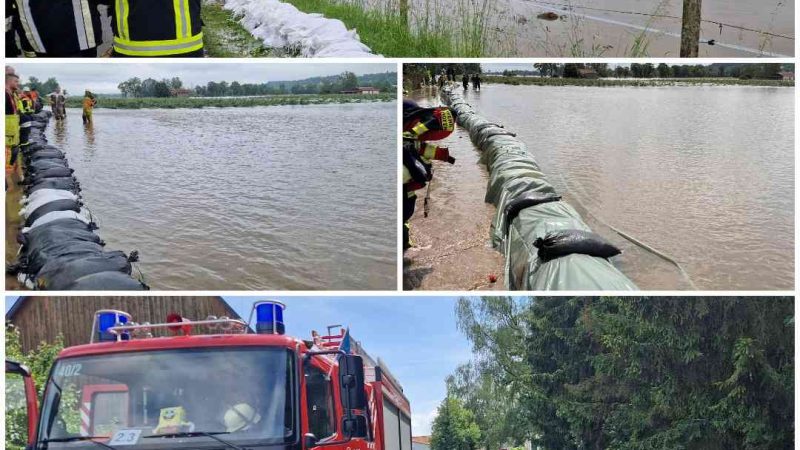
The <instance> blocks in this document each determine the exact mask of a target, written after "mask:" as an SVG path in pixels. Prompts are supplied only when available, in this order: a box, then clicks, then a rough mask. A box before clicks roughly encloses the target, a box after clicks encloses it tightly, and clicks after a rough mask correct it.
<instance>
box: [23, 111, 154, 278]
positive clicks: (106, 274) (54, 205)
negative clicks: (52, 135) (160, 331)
mask: <svg viewBox="0 0 800 450" xmlns="http://www.w3.org/2000/svg"><path fill="white" fill-rule="evenodd" d="M49 119H50V113H49V112H48V111H43V112H40V113H38V114H34V115H30V116H25V118H23V122H24V123H23V127H24V128H23V138H24V137H25V135H26V134H27V135H28V137H27V142H29V145H23V146H22V147H21V151H20V155H19V158H22V167H23V180H22V182H21V184H22V186H21V188H22V189H23V197H22V200H21V201H20V203H21V209H20V217H21V218H22V220H24V228H22V230H21V231H20V233H19V235H18V237H17V240H18V241H19V243H20V245H21V248H20V252H19V254H18V257H17V261H16V262H15V263H14V264H11V265H9V269H8V270H9V271H10V273H12V274H15V275H16V276H17V278H18V280H19V281H20V282H21V283H23V284H24V285H25V286H27V287H29V288H31V289H40V290H58V291H69V290H145V289H147V286H146V285H145V284H144V283H143V282H141V281H139V280H136V279H134V278H133V277H132V276H131V273H132V265H131V263H133V262H135V261H136V259H137V252H136V251H133V252H131V254H130V256H128V255H126V254H125V253H124V252H121V251H107V250H106V249H105V243H104V242H103V241H102V239H100V237H99V236H98V235H97V234H95V233H94V231H95V230H96V229H97V226H96V224H95V223H94V222H93V221H92V220H91V218H90V217H91V214H90V213H89V212H88V211H87V210H85V209H84V208H83V203H82V199H81V195H80V192H81V188H80V183H79V182H78V180H77V179H76V178H75V176H74V175H73V169H71V168H70V167H69V163H68V161H67V158H66V155H65V154H64V152H63V151H61V150H60V149H59V148H57V147H55V146H53V145H48V143H47V138H46V137H45V133H44V131H45V129H46V128H47V124H48V121H49ZM28 133H29V134H28Z"/></svg>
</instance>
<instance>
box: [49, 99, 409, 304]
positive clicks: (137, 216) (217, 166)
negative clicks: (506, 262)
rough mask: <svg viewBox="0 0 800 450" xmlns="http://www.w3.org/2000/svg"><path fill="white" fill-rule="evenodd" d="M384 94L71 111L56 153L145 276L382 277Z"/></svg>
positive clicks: (231, 286)
mask: <svg viewBox="0 0 800 450" xmlns="http://www.w3.org/2000/svg"><path fill="white" fill-rule="evenodd" d="M395 129H396V110H395V105H394V104H393V103H382V104H357V105H325V106H275V107H262V108H248V109H245V108H222V109H203V110H199V109H191V110H190V109H178V110H155V109H150V110H104V109H98V110H96V111H95V124H94V126H93V127H91V128H87V129H85V128H84V127H83V125H82V124H81V118H80V111H79V110H70V111H69V113H68V120H67V124H66V126H63V127H61V126H56V125H54V124H51V126H50V127H49V128H48V135H49V136H48V138H49V139H50V141H51V142H54V143H56V144H57V145H60V146H61V147H62V148H63V149H64V150H65V151H66V152H67V155H68V158H69V161H70V165H71V166H72V167H73V168H74V169H75V175H76V176H77V177H78V179H79V180H80V182H81V185H82V187H83V196H84V199H85V203H86V205H87V206H88V207H89V208H90V209H91V211H92V213H93V214H94V215H95V216H96V220H97V221H98V222H99V224H100V230H99V234H100V235H101V236H102V237H103V239H104V240H106V241H107V242H108V247H109V248H111V249H121V250H125V251H130V250H133V249H137V250H139V252H140V254H141V264H140V265H139V266H140V269H141V271H142V273H144V275H145V281H146V282H147V283H148V284H150V285H151V287H152V288H154V289H184V290H189V289H202V290H205V289H207V290H211V289H226V290H254V289H262V290H267V289H395V288H396V248H397V241H396V239H397V238H396V233H397V232H396V225H395V224H396V219H395V218H396V207H395V204H396V188H395V186H396V179H397V175H396V169H395V164H394V161H395V159H396V132H395Z"/></svg>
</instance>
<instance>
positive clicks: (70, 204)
mask: <svg viewBox="0 0 800 450" xmlns="http://www.w3.org/2000/svg"><path fill="white" fill-rule="evenodd" d="M54 211H75V212H80V211H81V204H80V203H78V202H76V201H75V200H54V201H52V202H49V203H45V204H44V205H42V206H40V207H38V208H36V210H35V211H33V212H31V213H30V215H29V216H28V218H27V219H25V226H26V227H29V226H31V225H32V224H33V223H34V222H35V221H36V220H37V219H39V218H40V217H42V216H44V215H45V214H49V213H51V212H54Z"/></svg>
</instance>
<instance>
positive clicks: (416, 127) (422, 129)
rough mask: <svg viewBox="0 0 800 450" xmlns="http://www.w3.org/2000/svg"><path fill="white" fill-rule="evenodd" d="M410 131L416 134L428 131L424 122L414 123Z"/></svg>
mask: <svg viewBox="0 0 800 450" xmlns="http://www.w3.org/2000/svg"><path fill="white" fill-rule="evenodd" d="M411 131H413V132H414V134H416V135H417V136H420V135H421V134H423V133H425V132H426V131H428V127H426V126H425V124H424V123H418V124H416V125H414V128H412V129H411Z"/></svg>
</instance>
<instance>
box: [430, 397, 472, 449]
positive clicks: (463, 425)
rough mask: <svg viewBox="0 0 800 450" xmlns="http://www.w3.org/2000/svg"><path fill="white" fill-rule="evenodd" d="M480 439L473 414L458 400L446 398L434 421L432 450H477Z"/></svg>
mask: <svg viewBox="0 0 800 450" xmlns="http://www.w3.org/2000/svg"><path fill="white" fill-rule="evenodd" d="M480 438H481V432H480V429H479V428H478V425H477V424H476V423H475V418H474V417H473V415H472V412H471V411H469V410H467V409H466V408H464V406H463V405H462V404H461V402H460V401H459V400H458V399H455V398H451V397H447V398H445V399H444V400H443V401H442V404H441V405H439V409H438V411H437V415H436V419H434V421H433V427H432V431H431V450H475V449H476V448H478V447H477V446H478V442H479V441H480Z"/></svg>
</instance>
